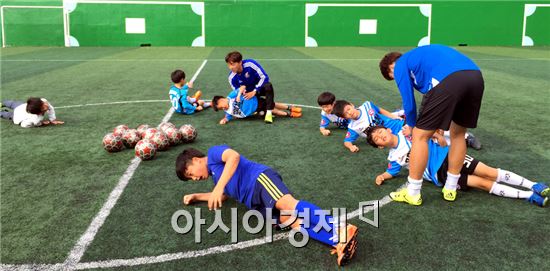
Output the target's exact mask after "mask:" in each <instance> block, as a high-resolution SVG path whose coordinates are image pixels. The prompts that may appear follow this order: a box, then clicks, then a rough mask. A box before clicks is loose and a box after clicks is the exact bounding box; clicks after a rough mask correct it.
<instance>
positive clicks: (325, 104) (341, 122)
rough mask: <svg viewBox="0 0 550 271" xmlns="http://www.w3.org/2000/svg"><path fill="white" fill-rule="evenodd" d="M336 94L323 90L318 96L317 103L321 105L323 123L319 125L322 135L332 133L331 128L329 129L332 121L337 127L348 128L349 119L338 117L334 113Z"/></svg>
mask: <svg viewBox="0 0 550 271" xmlns="http://www.w3.org/2000/svg"><path fill="white" fill-rule="evenodd" d="M335 101H336V96H334V94H332V93H330V92H323V93H321V94H320V95H319V97H317V103H318V104H319V106H320V107H321V124H320V125H319V131H320V132H321V134H322V135H324V136H328V135H330V130H329V129H327V128H328V126H329V125H330V124H331V123H334V124H335V125H336V127H338V128H340V129H346V128H348V123H349V121H348V120H347V119H344V118H341V117H338V116H336V115H334V114H332V109H333V108H334V103H335Z"/></svg>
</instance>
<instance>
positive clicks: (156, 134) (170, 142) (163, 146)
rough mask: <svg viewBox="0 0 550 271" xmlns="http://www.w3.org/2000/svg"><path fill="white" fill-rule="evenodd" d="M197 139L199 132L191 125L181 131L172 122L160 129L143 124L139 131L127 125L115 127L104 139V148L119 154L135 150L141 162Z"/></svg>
mask: <svg viewBox="0 0 550 271" xmlns="http://www.w3.org/2000/svg"><path fill="white" fill-rule="evenodd" d="M195 138H197V130H196V129H195V127H193V126H191V125H190V124H185V125H183V126H181V127H180V128H179V129H178V128H177V127H176V125H174V124H173V123H170V122H163V123H162V124H161V125H159V126H158V128H151V127H150V126H149V125H147V124H142V125H140V126H138V127H137V129H130V128H128V126H127V125H119V126H117V127H115V129H114V130H113V132H112V133H108V134H106V135H105V136H104V137H103V148H104V149H105V150H106V151H108V152H119V151H121V150H123V149H124V148H125V147H126V148H134V150H135V152H136V156H137V157H139V158H141V160H151V159H153V158H154V157H155V155H156V153H157V151H165V150H168V149H169V148H170V146H175V145H178V144H180V143H190V142H193V141H194V140H195Z"/></svg>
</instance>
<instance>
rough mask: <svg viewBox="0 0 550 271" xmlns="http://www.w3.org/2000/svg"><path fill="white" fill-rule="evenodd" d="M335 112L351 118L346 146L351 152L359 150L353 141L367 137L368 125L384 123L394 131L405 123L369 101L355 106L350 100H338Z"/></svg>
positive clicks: (342, 116)
mask: <svg viewBox="0 0 550 271" xmlns="http://www.w3.org/2000/svg"><path fill="white" fill-rule="evenodd" d="M333 112H334V114H335V115H336V116H338V117H341V118H345V119H347V120H349V124H348V132H347V134H346V137H345V139H344V146H345V147H346V148H348V150H350V151H351V152H358V151H359V147H357V146H356V145H354V144H353V143H354V142H355V141H356V140H357V139H358V138H359V137H367V134H365V133H364V131H365V129H367V127H369V126H373V125H382V126H384V127H387V128H390V129H391V130H392V131H398V130H400V129H401V127H403V125H404V124H405V122H404V121H403V120H402V119H401V118H399V117H397V116H396V115H394V114H392V113H390V112H389V111H387V110H385V109H384V108H381V107H378V106H376V105H375V104H373V103H371V102H369V101H366V102H365V103H363V104H362V105H361V106H359V107H357V108H355V106H353V104H351V103H350V102H348V101H344V100H338V101H336V102H335V103H334V109H333Z"/></svg>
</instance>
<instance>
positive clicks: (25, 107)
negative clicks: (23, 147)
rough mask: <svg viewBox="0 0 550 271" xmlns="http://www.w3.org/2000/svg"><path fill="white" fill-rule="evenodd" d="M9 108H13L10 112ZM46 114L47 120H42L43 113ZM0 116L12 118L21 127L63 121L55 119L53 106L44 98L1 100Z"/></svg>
mask: <svg viewBox="0 0 550 271" xmlns="http://www.w3.org/2000/svg"><path fill="white" fill-rule="evenodd" d="M4 107H7V108H9V109H13V112H10V111H9V110H8V109H5V108H4ZM46 113H47V114H48V119H49V120H44V115H45V114H46ZM0 117H1V118H3V119H9V120H12V121H13V123H14V124H17V125H21V127H23V128H30V127H38V126H43V125H50V124H54V125H60V124H63V123H65V122H63V121H60V120H58V119H56V117H55V110H54V108H53V106H52V105H51V104H50V103H49V102H48V100H46V99H44V98H36V97H30V98H29V99H27V102H26V103H24V102H18V101H9V100H5V101H2V111H1V112H0Z"/></svg>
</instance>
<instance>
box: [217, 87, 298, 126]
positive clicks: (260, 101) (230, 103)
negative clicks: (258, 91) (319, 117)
mask: <svg viewBox="0 0 550 271" xmlns="http://www.w3.org/2000/svg"><path fill="white" fill-rule="evenodd" d="M242 94H243V92H242V91H240V90H239V89H235V90H233V91H231V92H230V93H229V95H227V97H223V96H214V99H212V108H213V109H214V111H218V110H220V109H221V110H223V111H225V116H224V117H223V119H221V120H220V122H219V123H220V124H222V125H223V124H226V123H227V122H229V121H230V120H232V119H233V118H239V119H243V118H247V117H250V116H252V115H254V114H258V115H260V116H263V115H264V114H265V111H266V110H267V103H266V100H265V98H264V97H261V96H252V97H251V98H249V99H244V97H242ZM286 110H288V112H287V111H286ZM272 112H273V114H274V115H276V116H282V117H291V118H299V117H301V116H302V108H300V107H296V106H292V105H287V104H284V103H275V108H273V110H272Z"/></svg>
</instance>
